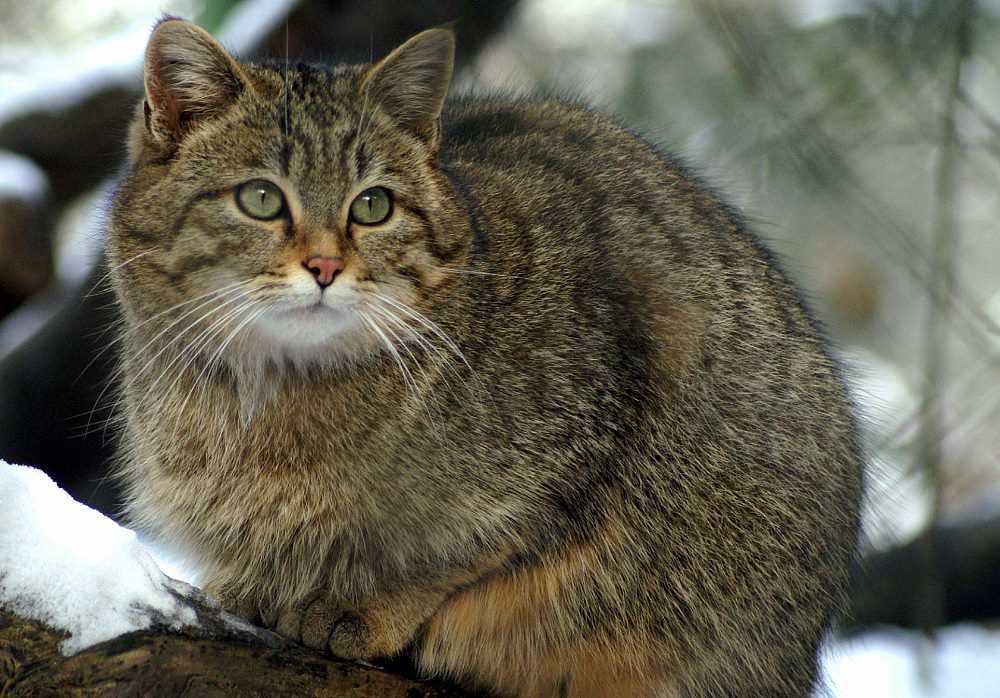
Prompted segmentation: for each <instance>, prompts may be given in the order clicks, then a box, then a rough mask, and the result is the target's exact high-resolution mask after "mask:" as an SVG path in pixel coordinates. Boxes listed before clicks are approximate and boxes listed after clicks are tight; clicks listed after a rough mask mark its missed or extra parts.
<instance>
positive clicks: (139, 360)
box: [107, 19, 862, 697]
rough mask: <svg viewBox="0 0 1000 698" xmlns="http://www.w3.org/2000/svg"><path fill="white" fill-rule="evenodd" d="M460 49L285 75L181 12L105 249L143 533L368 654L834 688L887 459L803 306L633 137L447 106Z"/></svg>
mask: <svg viewBox="0 0 1000 698" xmlns="http://www.w3.org/2000/svg"><path fill="white" fill-rule="evenodd" d="M453 48H454V44H453V37H452V34H451V33H450V32H449V31H446V30H442V29H432V30H430V31H427V32H424V33H422V34H419V35H418V36H416V37H414V38H413V39H411V40H410V41H408V42H407V43H405V44H404V45H403V46H401V47H400V48H398V49H397V50H396V51H394V52H393V53H392V54H391V55H389V56H388V57H387V58H385V59H384V60H382V61H380V62H378V63H376V64H374V65H363V66H341V67H334V68H325V67H314V66H307V65H286V64H284V63H273V64H256V63H250V62H241V61H237V60H236V59H234V58H232V57H231V56H230V55H229V54H227V53H226V51H225V50H224V49H223V48H222V47H221V46H220V45H219V44H218V43H217V42H216V41H215V40H214V39H213V38H212V37H210V36H209V35H208V34H207V33H205V32H204V31H202V30H201V29H199V28H198V27H196V26H194V25H193V24H190V23H188V22H185V21H182V20H176V19H168V20H164V21H162V22H161V23H160V24H159V25H158V26H157V27H156V29H155V30H154V32H153V35H152V37H151V39H150V42H149V46H148V49H147V51H146V60H145V99H144V101H143V103H142V105H141V106H140V108H139V110H138V112H137V115H136V119H135V121H134V124H133V126H132V131H131V137H130V138H131V140H130V164H129V168H128V171H127V173H126V174H125V176H124V178H123V179H122V181H121V184H120V186H119V188H118V190H117V192H116V194H115V196H114V200H113V204H112V211H111V217H110V234H109V238H108V244H107V255H108V259H109V264H110V275H111V278H112V280H113V284H114V287H115V291H116V294H117V297H118V300H119V303H120V306H121V312H122V316H123V329H122V338H121V341H122V347H123V349H122V351H121V354H120V364H121V376H120V391H121V400H120V415H121V463H122V472H123V475H124V478H125V481H126V483H127V486H128V491H129V511H130V514H131V516H132V519H133V521H134V522H135V523H136V524H137V525H140V526H142V527H144V528H146V529H147V530H148V531H150V532H151V533H153V534H155V535H157V536H159V537H160V538H162V539H163V540H164V541H165V542H166V543H167V544H169V545H171V546H173V547H174V548H175V549H178V550H180V551H182V552H184V553H186V554H187V555H188V556H189V557H190V559H191V561H192V562H193V563H194V564H196V565H197V566H198V568H199V569H200V570H201V573H202V577H203V579H204V580H205V581H206V589H207V590H208V591H210V592H211V593H213V594H215V595H217V596H218V597H219V598H220V599H222V600H223V602H224V604H225V605H227V606H228V607H229V608H231V609H233V610H235V611H238V612H240V613H242V614H244V615H246V616H247V617H248V618H250V619H252V620H254V621H256V622H260V623H264V624H266V625H268V626H271V627H274V628H276V629H277V630H278V631H279V632H281V633H282V634H285V635H287V636H289V637H292V638H294V639H296V640H299V641H301V642H303V643H305V644H307V645H310V646H313V647H319V648H324V649H327V650H329V651H331V652H333V653H335V654H337V655H339V656H342V657H347V658H352V659H373V658H379V657H389V656H394V655H398V654H400V653H401V652H404V651H405V652H407V653H409V654H410V655H412V660H413V661H414V662H415V664H416V666H417V667H418V668H419V670H420V671H422V672H424V673H426V674H429V675H442V676H448V677H451V678H453V679H455V680H457V681H459V682H461V683H463V684H466V685H468V686H471V687H475V688H478V689H484V690H488V691H492V692H494V693H495V694H498V695H508V696H533V697H543V696H552V697H555V696H561V697H566V696H576V697H581V696H612V695H613V696H644V697H652V696H806V695H808V693H809V691H810V688H811V687H812V685H813V683H814V681H815V674H816V652H817V647H818V645H819V642H820V639H821V637H822V635H823V633H824V631H825V630H826V628H827V626H828V624H829V621H830V618H831V615H832V614H833V613H834V612H835V610H836V609H837V606H838V604H839V602H840V600H841V597H842V593H843V587H844V584H845V580H846V577H847V570H848V566H849V563H850V561H851V559H852V555H853V553H854V549H855V542H856V536H857V529H858V509H859V498H860V490H861V484H860V483H861V460H862V459H861V455H860V451H859V447H858V444H857V439H856V433H855V425H854V423H853V420H852V417H851V409H850V405H849V404H848V401H847V399H846V397H845V393H844V389H843V387H842V385H841V383H840V381H839V379H838V377H837V371H836V367H835V366H834V363H833V362H832V360H831V359H830V358H829V356H828V354H827V353H826V351H825V349H824V346H823V343H822V341H821V339H820V337H819V336H818V334H817V332H816V330H815V329H814V327H813V324H812V322H811V321H810V318H809V317H808V315H807V313H806V312H805V311H804V310H803V308H802V305H801V303H800V301H799V300H798V296H797V294H796V293H795V291H794V290H793V289H792V287H791V286H790V285H789V284H788V282H787V281H786V280H785V279H784V278H783V276H782V275H781V274H780V273H779V272H778V271H777V270H776V268H775V266H774V264H773V263H772V261H771V259H770V257H769V255H768V253H767V252H766V251H765V250H764V249H763V248H762V247H761V246H760V245H759V244H758V243H757V241H756V240H755V239H754V238H753V237H752V235H751V234H750V233H748V232H747V231H746V230H745V228H744V227H743V225H742V224H741V223H740V221H739V220H738V218H737V217H736V216H735V215H734V213H733V212H732V211H731V210H730V209H728V208H727V207H726V206H725V205H723V204H721V203H720V202H719V201H718V200H717V199H715V198H714V197H713V196H712V195H711V194H710V193H708V192H707V191H706V190H705V189H704V188H703V187H702V186H701V185H700V184H698V183H697V182H695V181H694V180H693V179H692V178H691V177H690V176H689V175H688V174H687V173H686V172H685V171H684V170H683V169H682V168H681V167H679V166H678V165H677V164H675V163H674V162H673V161H672V160H671V159H670V158H668V157H665V156H664V155H662V154H661V153H659V152H658V151H657V150H656V149H655V148H654V147H652V146H650V145H649V144H647V143H646V142H644V141H643V140H641V139H640V138H637V137H636V136H634V135H632V134H631V133H629V132H628V131H627V130H625V129H623V128H622V127H620V126H619V125H618V124H616V123H614V122H613V121H611V120H608V119H606V118H603V117H600V116H597V115H595V114H593V113H591V112H590V111H588V110H587V109H585V108H583V107H580V106H578V105H575V104H570V103H566V102H563V101H558V100H546V99H526V100H515V99H506V98H491V99H472V98H464V99H457V100H453V101H446V100H445V95H446V92H447V90H448V85H449V82H450V79H451V73H452V64H453Z"/></svg>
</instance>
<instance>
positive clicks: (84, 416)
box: [0, 0, 1000, 698]
mask: <svg viewBox="0 0 1000 698" xmlns="http://www.w3.org/2000/svg"><path fill="white" fill-rule="evenodd" d="M164 13H168V14H174V15H180V16H184V17H188V18H191V19H194V20H195V21H197V22H198V23H199V24H201V25H202V26H204V27H205V28H206V29H208V30H209V31H211V32H213V33H214V34H216V35H217V36H219V37H220V38H221V39H222V41H223V43H224V44H226V45H227V46H228V47H230V48H231V49H232V50H234V51H236V52H238V53H242V54H243V55H248V56H265V55H267V56H273V57H278V58H284V57H285V56H286V54H287V55H288V56H289V57H290V58H291V59H292V60H298V59H302V58H305V59H309V60H368V59H369V57H371V56H374V57H376V58H377V57H379V56H381V55H384V54H385V53H387V52H388V50H390V49H391V48H392V47H393V46H394V45H396V44H398V43H400V42H401V41H403V40H404V39H405V38H407V37H408V36H409V35H411V34H413V33H415V32H416V31H419V30H421V29H424V28H427V27H430V26H435V25H437V24H441V23H444V22H448V21H456V24H455V28H456V30H457V32H458V35H459V51H460V53H459V59H460V70H459V72H458V75H457V78H456V85H457V87H458V88H459V89H462V90H466V91H481V92H494V91H497V90H502V91H505V92H515V93H518V92H528V91H532V90H539V89H541V90H544V91H547V92H554V93H557V94H565V95H571V96H575V97H581V98H583V99H585V100H586V101H588V102H590V103H592V104H594V105H595V106H596V107H597V108H598V109H600V110H602V111H605V112H609V113H612V114H615V115H618V116H620V118H621V119H622V120H624V121H625V122H627V123H628V124H630V125H632V126H634V127H635V128H636V129H637V130H639V131H641V132H643V133H645V134H646V135H647V136H649V138H650V139H652V140H654V141H656V142H658V143H661V144H662V145H663V147H664V148H665V149H666V150H668V151H670V152H672V153H674V154H676V155H678V156H679V157H680V158H681V159H682V160H685V161H687V162H688V163H689V164H690V165H691V166H692V167H693V168H694V170H695V171H696V172H698V173H700V175H701V177H702V178H703V179H704V180H705V181H706V182H707V183H709V184H710V186H712V187H713V188H714V189H715V190H716V191H718V192H719V193H720V194H721V195H722V196H723V197H724V198H726V199H728V200H729V201H730V202H732V203H733V204H734V205H736V207H737V208H738V209H739V210H740V211H741V212H742V213H743V215H744V216H745V218H746V220H747V221H748V223H749V224H750V226H751V227H752V228H753V229H754V230H755V231H756V232H757V233H758V234H759V235H760V236H761V237H762V238H763V239H764V240H765V241H767V242H768V244H769V245H770V246H771V247H772V248H773V249H774V250H776V251H777V252H778V255H779V257H780V259H781V260H782V261H783V265H784V267H785V269H786V271H787V272H788V273H789V274H790V276H791V277H792V278H793V279H795V280H796V282H797V283H798V284H799V286H800V287H801V288H802V289H803V291H804V293H805V294H806V296H807V298H808V299H809V302H810V304H811V305H812V307H813V309H814V310H815V312H816V314H817V316H818V317H819V318H821V319H822V321H823V323H824V325H825V327H826V331H827V334H828V335H829V337H830V339H831V341H832V343H833V345H834V348H835V353H836V354H837V356H838V357H839V358H840V360H841V361H842V362H843V365H844V371H845V375H846V377H847V379H848V381H849V383H850V386H851V390H852V392H853V394H854V397H855V400H856V402H857V404H858V407H859V411H860V413H861V419H862V423H863V430H864V435H865V439H866V444H867V446H868V449H869V452H870V457H871V470H870V477H869V481H870V483H869V484H870V495H869V502H868V506H867V511H866V516H865V532H866V541H865V559H864V560H863V562H862V564H861V565H860V566H859V570H858V574H857V583H856V585H855V589H854V593H853V595H852V605H851V608H850V609H848V612H847V613H846V615H845V618H844V619H843V620H842V621H841V622H840V623H839V625H838V632H837V633H836V634H835V635H834V637H833V638H832V639H831V643H830V648H829V650H828V654H827V660H826V667H827V684H828V685H827V687H826V691H827V694H828V695H831V696H843V697H845V698H846V697H849V696H850V697H854V696H921V695H922V696H1000V632H998V631H997V627H998V626H997V620H996V619H997V618H998V617H1000V456H998V454H1000V234H998V224H997V221H1000V196H998V192H1000V0H978V1H973V0H938V1H935V0H870V1H865V0H765V1H760V2H749V1H746V2H735V1H728V2H724V1H721V0H719V1H711V0H707V1H703V2H695V1H694V0H658V1H657V0H646V1H640V0H491V1H486V2H477V3H464V2H456V1H454V0H442V1H439V2H434V1H430V0H428V1H426V2H413V3H398V2H391V1H390V0H370V1H368V0H365V1H358V2H337V1H335V0H328V1H326V2H320V1H310V0H297V1H296V0H282V1H278V0H275V1H271V2H264V1H261V0H242V1H238V0H230V1H226V2H213V1H212V0H178V1H176V2H152V1H146V0H91V1H90V2H87V3H79V2H76V1H75V0H73V1H71V0H37V1H36V2H33V3H31V4H28V3H22V2H15V0H0V317H2V319H0V458H2V459H5V460H8V461H10V462H21V463H26V464H30V465H36V466H39V467H43V468H45V469H46V470H49V471H50V472H51V473H53V475H54V476H55V477H56V478H57V480H59V481H60V482H61V483H63V485H64V487H66V488H67V489H68V490H70V492H71V493H73V494H74V496H77V497H78V498H80V499H83V500H84V501H88V502H90V503H92V504H94V505H95V506H97V507H99V508H102V509H104V510H105V511H108V512H110V513H114V497H115V491H114V485H113V484H111V483H109V482H108V481H106V479H105V478H104V472H105V471H104V468H105V466H106V460H107V457H108V454H109V447H110V444H109V438H110V434H109V433H108V432H107V430H106V429H105V428H104V426H105V424H106V421H107V419H108V416H109V407H110V403H111V402H112V401H111V400H108V399H105V398H104V397H102V396H101V393H102V391H103V388H104V386H105V385H106V383H107V377H108V375H109V370H110V369H109V366H108V359H110V358H111V356H110V355H111V353H112V352H111V351H105V352H104V353H101V350H102V349H106V348H107V347H108V345H109V343H110V341H111V336H110V335H109V334H108V332H107V326H108V324H109V323H110V322H111V321H112V315H111V312H110V310H109V304H110V298H109V296H108V295H107V293H106V292H105V291H104V290H103V288H102V285H101V284H100V283H98V282H99V280H100V277H101V274H102V273H103V272H99V271H95V265H96V264H98V262H99V257H100V240H101V219H102V211H103V207H104V205H105V199H106V197H107V190H108V188H109V187H110V186H111V185H112V184H111V183H112V182H113V179H114V176H115V173H116V172H117V171H118V170H119V168H120V166H121V158H122V149H121V144H122V142H123V137H124V131H125V124H126V123H127V121H128V119H129V117H130V114H131V110H132V108H133V106H134V104H135V103H136V100H137V99H138V95H139V88H140V85H141V74H140V58H141V54H142V51H143V48H144V45H145V41H146V38H147V37H148V33H149V30H150V28H151V27H152V25H153V23H154V22H155V20H156V19H157V18H158V17H160V16H162V14H164Z"/></svg>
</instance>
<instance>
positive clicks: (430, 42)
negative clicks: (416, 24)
mask: <svg viewBox="0 0 1000 698" xmlns="http://www.w3.org/2000/svg"><path fill="white" fill-rule="evenodd" d="M454 65H455V35H454V34H453V33H452V32H451V31H449V30H447V29H428V30H427V31H425V32H421V33H420V34H417V35H416V36H414V37H413V38H412V39H410V40H409V41H407V42H406V43H405V44H403V45H402V46H400V47H399V48H397V49H396V50H395V51H393V52H392V53H390V54H389V55H388V56H387V57H386V58H385V59H383V60H382V61H380V62H379V63H378V64H376V65H375V66H374V67H372V69H371V71H370V72H369V73H368V76H367V77H366V79H365V87H364V89H365V90H367V98H368V99H369V100H371V101H372V102H374V103H376V104H379V105H381V107H382V109H384V110H385V111H386V112H387V113H388V114H389V116H390V117H392V118H393V119H395V120H396V122H397V123H399V124H400V125H401V126H403V127H404V128H407V129H409V130H410V131H412V132H413V133H414V134H416V135H417V136H418V137H420V138H423V139H425V140H427V141H429V142H436V141H437V137H438V132H439V130H440V128H439V125H440V116H441V107H442V106H443V104H444V98H445V95H446V94H447V93H448V85H449V84H450V83H451V74H452V70H453V69H454Z"/></svg>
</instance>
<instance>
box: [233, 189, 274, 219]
mask: <svg viewBox="0 0 1000 698" xmlns="http://www.w3.org/2000/svg"><path fill="white" fill-rule="evenodd" d="M236 203H237V205H238V206H239V207H240V210H241V211H243V213H245V214H247V215H248V216H250V217H251V218H257V219H259V220H262V221H270V220H274V219H275V218H277V217H278V216H280V215H281V213H282V211H284V210H285V196H284V194H282V193H281V190H280V189H278V185H277V184H275V183H274V182H268V181H267V180H266V179H251V180H250V181H249V182H245V183H243V184H241V185H240V186H238V187H236Z"/></svg>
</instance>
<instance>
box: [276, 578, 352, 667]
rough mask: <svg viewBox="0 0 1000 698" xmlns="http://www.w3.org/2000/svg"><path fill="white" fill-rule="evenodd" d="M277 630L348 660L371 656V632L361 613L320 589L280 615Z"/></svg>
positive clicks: (297, 640) (288, 636) (307, 644)
mask: <svg viewBox="0 0 1000 698" xmlns="http://www.w3.org/2000/svg"><path fill="white" fill-rule="evenodd" d="M276 630H277V631H278V632H279V633H280V634H282V635H284V636H285V637H287V638H290V639H292V640H295V641H296V642H301V643H302V644H303V645H305V646H306V647H312V648H314V649H325V650H329V651H330V652H332V653H333V654H335V655H336V656H338V657H343V658H344V659H352V660H355V661H357V660H359V659H367V658H368V657H370V656H371V654H372V652H371V642H370V636H371V630H370V627H369V624H368V622H367V621H366V620H365V618H364V616H363V614H362V613H361V611H359V610H358V609H357V608H355V607H354V606H351V605H350V604H348V603H346V602H344V600H343V599H340V598H338V597H337V596H336V595H334V594H331V593H330V591H329V590H328V589H316V590H314V591H312V592H311V593H309V594H308V595H306V597H305V598H303V599H302V600H301V601H299V602H298V603H295V604H291V605H289V606H287V607H286V608H285V609H284V610H282V611H281V612H280V613H279V614H278V621H277V624H276Z"/></svg>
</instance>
